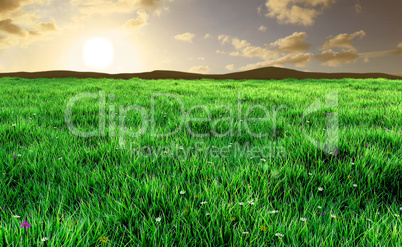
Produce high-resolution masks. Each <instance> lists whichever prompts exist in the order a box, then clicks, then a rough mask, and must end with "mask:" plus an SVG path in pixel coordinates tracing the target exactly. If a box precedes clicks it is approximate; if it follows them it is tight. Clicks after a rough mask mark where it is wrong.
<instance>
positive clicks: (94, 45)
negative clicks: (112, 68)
mask: <svg viewBox="0 0 402 247" xmlns="http://www.w3.org/2000/svg"><path fill="white" fill-rule="evenodd" d="M83 58H84V61H85V63H86V64H87V65H88V66H90V67H92V68H96V69H102V68H106V67H108V66H109V65H111V64H112V63H113V58H114V47H113V45H112V43H111V42H110V41H109V40H107V39H104V38H93V39H90V40H88V41H87V42H86V43H85V45H84V47H83Z"/></svg>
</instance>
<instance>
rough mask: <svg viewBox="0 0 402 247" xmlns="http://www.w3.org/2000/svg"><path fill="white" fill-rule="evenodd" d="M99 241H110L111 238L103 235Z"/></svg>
mask: <svg viewBox="0 0 402 247" xmlns="http://www.w3.org/2000/svg"><path fill="white" fill-rule="evenodd" d="M99 241H100V242H101V243H106V242H107V241H109V239H108V238H107V237H105V236H102V237H100V238H99Z"/></svg>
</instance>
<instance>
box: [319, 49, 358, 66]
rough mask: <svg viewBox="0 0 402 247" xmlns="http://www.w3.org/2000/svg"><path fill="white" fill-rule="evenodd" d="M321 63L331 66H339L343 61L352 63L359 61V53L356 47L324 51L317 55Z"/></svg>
mask: <svg viewBox="0 0 402 247" xmlns="http://www.w3.org/2000/svg"><path fill="white" fill-rule="evenodd" d="M315 58H316V59H317V60H318V61H320V62H321V64H323V65H326V66H329V67H338V66H340V65H341V64H342V63H346V64H351V63H354V62H356V61H357V59H358V58H359V54H358V53H357V50H356V49H349V50H345V51H342V52H334V51H333V50H332V49H329V50H326V51H323V52H322V53H321V54H318V55H316V56H315Z"/></svg>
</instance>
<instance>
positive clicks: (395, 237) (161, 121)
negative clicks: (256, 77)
mask: <svg viewBox="0 0 402 247" xmlns="http://www.w3.org/2000/svg"><path fill="white" fill-rule="evenodd" d="M0 88H1V89H0V95H1V105H0V134H1V138H0V155H1V159H0V163H1V166H0V172H1V173H0V176H1V180H0V182H1V195H2V196H1V197H0V206H1V207H2V210H1V211H0V217H1V231H2V232H3V236H4V237H3V239H0V242H2V241H5V242H7V243H8V244H9V245H11V246H33V245H35V244H37V243H38V242H41V241H40V240H41V238H43V237H48V238H49V240H48V241H47V242H48V244H50V245H51V246H61V245H62V244H63V245H64V246H96V245H98V244H99V243H100V242H99V238H100V237H101V236H107V237H108V239H109V240H110V242H109V243H111V244H112V246H123V245H124V244H127V243H129V246H137V245H139V246H178V245H180V246H183V245H185V244H188V245H189V246H195V245H197V246H223V245H224V244H229V245H226V246H246V245H247V246H263V245H264V244H265V245H268V244H274V245H275V246H282V245H286V246H288V245H292V246H340V245H348V246H356V245H359V246H380V245H381V246H385V245H387V246H401V245H402V243H401V240H400V239H401V218H400V217H398V216H397V215H399V214H400V213H401V211H400V207H402V204H401V199H402V190H401V188H400V181H402V169H401V157H402V149H401V146H400V144H401V141H402V111H401V103H402V102H401V98H400V95H401V91H402V81H388V80H383V79H376V80H304V81H297V80H283V81H251V80H248V81H247V80H242V81H230V80H227V81H213V80H200V81H173V80H160V81H146V80H139V79H131V80H128V81H124V80H112V79H109V80H106V79H98V80H95V79H85V80H84V79H33V80H28V79H18V78H2V79H1V80H0ZM100 90H103V91H104V92H105V93H106V95H109V94H110V93H114V94H115V95H116V97H115V100H114V101H110V100H109V99H108V98H107V100H106V103H107V105H110V104H114V105H115V106H116V109H118V106H119V105H125V106H127V105H131V104H138V105H141V106H143V107H145V108H146V109H147V112H148V114H149V115H150V114H151V112H150V107H151V95H152V93H154V92H165V93H166V92H169V93H171V94H172V95H176V96H177V97H178V98H179V99H180V100H181V101H182V102H183V104H184V107H185V110H186V111H187V112H188V111H189V109H190V108H191V107H194V106H196V105H205V106H206V107H207V108H208V109H209V110H210V111H211V114H212V119H215V120H216V119H219V118H222V117H224V116H227V115H225V114H227V113H228V111H225V110H224V109H222V108H221V109H218V108H215V106H216V105H227V106H230V107H231V109H232V110H233V114H234V119H235V120H237V97H238V92H241V94H242V96H241V97H242V101H243V102H242V114H243V119H244V114H245V112H246V111H247V109H248V108H249V107H250V106H251V105H256V104H261V105H262V106H264V107H266V109H268V111H269V113H272V110H273V109H277V108H278V107H279V106H280V105H283V106H286V108H284V109H282V110H280V111H279V112H278V114H277V126H276V132H275V133H276V134H275V135H272V134H270V135H269V136H268V137H265V138H255V137H253V136H251V135H250V134H248V133H247V132H246V128H245V126H244V125H243V126H242V134H241V135H238V134H237V126H238V123H237V122H235V123H234V130H235V131H234V133H233V135H230V136H225V137H214V136H212V137H211V138H195V137H192V136H191V135H190V136H189V131H188V130H187V129H186V128H182V129H181V130H180V131H179V132H178V133H176V134H174V135H172V136H170V137H165V138H157V137H153V136H152V135H151V133H150V132H151V131H150V127H148V128H147V129H143V130H144V132H143V133H141V136H140V137H127V140H126V141H127V145H126V146H127V149H126V150H124V149H121V147H120V145H119V139H118V136H119V133H120V132H119V130H118V129H116V130H115V131H116V134H117V136H116V137H110V135H109V134H110V133H109V129H108V126H109V124H108V123H109V115H108V114H109V110H108V107H107V108H106V134H107V135H106V136H104V137H92V138H85V137H78V136H75V135H73V134H72V133H71V132H70V131H69V130H68V128H67V127H66V125H65V120H64V110H65V107H66V104H67V102H68V100H70V99H71V97H73V96H74V95H77V94H79V93H83V92H92V93H98V92H99V91H100ZM333 90H338V94H339V107H338V108H337V112H338V114H339V124H340V125H339V126H340V143H339V155H338V156H336V157H334V156H331V155H329V154H327V153H324V152H323V151H321V150H319V149H318V148H316V147H315V146H314V145H312V144H311V143H310V142H309V141H308V140H306V138H305V137H304V136H303V130H302V126H303V125H304V131H305V132H306V133H308V134H310V135H311V136H313V137H314V138H316V139H319V140H324V139H325V131H324V130H323V129H325V128H326V122H325V114H326V113H327V112H331V111H332V110H331V109H323V110H322V111H318V112H316V113H314V114H311V115H309V116H308V117H307V118H306V119H304V120H303V119H302V114H303V111H304V110H305V109H306V108H307V107H308V106H309V105H311V104H312V103H313V102H314V101H315V100H316V99H320V100H321V101H323V100H324V99H325V98H324V97H325V95H326V94H327V93H329V92H331V91H333ZM165 99H166V97H165V98H164V97H160V98H157V100H156V110H155V122H156V125H157V127H156V128H157V129H158V131H161V130H162V129H163V130H165V131H166V130H173V129H175V128H176V127H177V126H178V125H179V124H178V122H179V121H180V118H179V116H180V112H179V109H180V108H179V106H180V105H179V104H177V102H176V103H174V104H172V105H171V104H170V103H169V102H168V101H166V100H165ZM80 102H81V103H80V104H77V105H76V107H74V110H73V116H74V117H73V119H74V123H75V124H76V125H77V126H78V125H79V126H80V129H81V130H91V128H92V129H93V128H94V127H96V126H97V124H98V120H99V117H100V116H99V107H98V105H97V100H96V99H85V100H83V101H80ZM116 112H118V111H116ZM204 113H205V112H204ZM113 115H115V114H113ZM117 116H118V115H116V121H118V117H117ZM192 116H193V117H206V115H205V114H203V112H202V111H200V110H199V111H197V110H195V112H194V114H193V115H192ZM139 117H140V115H139V114H137V113H135V111H132V112H129V114H128V115H127V118H126V119H127V120H126V124H125V126H126V127H127V129H129V130H130V131H131V132H136V133H140V129H141V128H140V127H141V126H140V118H139ZM250 117H264V114H263V112H262V111H261V110H258V109H256V110H255V111H254V112H253V113H251V114H250ZM307 121H309V123H307ZM14 124H15V126H13V125H14ZM117 124H118V123H117ZM249 125H250V130H252V131H253V132H259V133H272V131H273V128H272V123H271V120H269V121H268V122H266V123H254V124H253V123H249ZM91 126H93V127H91ZM191 126H192V129H193V130H194V131H195V132H197V133H211V128H212V126H211V125H209V124H208V123H207V122H199V123H192V125H191ZM215 130H217V131H218V132H220V133H223V132H226V131H227V130H228V124H227V122H226V123H225V122H223V123H222V122H220V123H218V125H217V126H215ZM201 142H203V143H201ZM134 143H136V144H134ZM230 143H232V147H230V148H227V150H226V152H227V153H221V155H222V156H221V157H219V156H217V157H213V153H212V152H209V153H208V152H207V151H206V150H207V149H208V148H212V146H215V147H219V148H222V149H223V148H226V147H228V146H229V145H230ZM247 143H249V145H250V149H249V150H248V151H252V149H251V148H253V147H254V148H256V147H257V148H258V147H260V148H263V147H269V146H271V148H272V150H273V151H272V153H271V154H272V156H271V157H269V156H267V155H265V156H264V155H259V154H256V153H254V154H253V153H251V152H247V149H245V150H244V148H245V147H246V144H247ZM129 144H133V145H132V148H137V150H138V149H139V148H140V147H146V146H148V147H146V148H145V150H142V152H141V153H138V152H135V151H134V152H133V151H132V150H131V151H130V150H129V147H130V145H129ZM237 144H238V147H239V149H238V150H243V156H242V157H241V156H240V155H239V153H237V154H235V153H234V151H235V148H236V145H237ZM174 145H177V146H174ZM163 146H168V147H170V150H165V151H166V152H167V154H165V155H164V156H162V155H159V156H156V155H154V154H155V153H156V152H158V150H154V151H153V152H152V153H148V157H145V155H146V154H147V151H148V150H147V149H150V148H152V147H153V148H158V147H159V148H160V147H163ZM172 146H173V150H172ZM180 146H181V147H183V149H184V151H186V152H187V151H188V152H189V154H188V155H187V156H185V155H183V154H182V153H180V152H183V151H182V150H181V149H180V148H179V147H180ZM190 147H193V148H194V149H192V150H190V149H189V148H190ZM197 149H203V151H197ZM278 150H279V151H278ZM171 153H174V155H173V156H172V155H171ZM19 154H20V156H18V155H19ZM162 154H164V153H163V152H162ZM226 154H227V156H226V157H223V156H225V155H226ZM14 155H17V156H16V158H14ZM247 156H248V157H247ZM186 157H187V158H186ZM309 173H310V174H311V175H309ZM353 184H357V187H354V186H353ZM319 187H322V188H323V189H324V190H323V191H318V188H319ZM182 190H184V191H186V193H185V194H180V193H179V191H182ZM204 201H206V202H207V203H206V204H201V202H204ZM248 201H253V202H254V204H253V205H250V204H249V203H248ZM240 202H244V205H239V203H240ZM319 206H320V207H321V209H320V208H319ZM274 210H278V212H277V213H272V211H274ZM207 213H209V215H206V214H207ZM322 213H324V214H325V215H323V214H322ZM14 215H18V216H20V218H15V217H13V216H14ZM331 215H333V216H336V217H335V218H334V217H331ZM157 217H160V218H161V221H160V222H156V220H155V218H157ZM301 218H306V221H302V220H301ZM23 221H29V223H30V224H31V227H30V228H27V229H25V228H24V229H23V228H20V223H22V222H23ZM243 232H248V234H244V233H243ZM275 233H281V234H283V235H284V236H283V237H282V238H281V237H278V236H275ZM0 238H1V236H0Z"/></svg>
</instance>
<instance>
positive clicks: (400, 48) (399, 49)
mask: <svg viewBox="0 0 402 247" xmlns="http://www.w3.org/2000/svg"><path fill="white" fill-rule="evenodd" d="M392 53H393V54H394V55H402V43H399V44H398V45H397V46H396V49H395V50H394V51H393V52H392Z"/></svg>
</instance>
